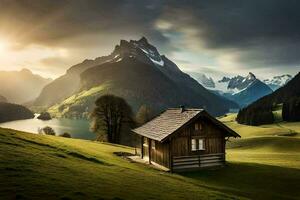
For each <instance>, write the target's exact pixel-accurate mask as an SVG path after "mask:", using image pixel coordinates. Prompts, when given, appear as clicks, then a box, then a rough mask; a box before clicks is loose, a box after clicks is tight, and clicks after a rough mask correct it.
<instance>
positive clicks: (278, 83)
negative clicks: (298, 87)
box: [263, 74, 293, 91]
mask: <svg viewBox="0 0 300 200" xmlns="http://www.w3.org/2000/svg"><path fill="white" fill-rule="evenodd" d="M292 78H293V76H291V75H289V74H284V75H281V76H274V77H273V78H272V79H265V80H264V81H263V82H264V83H265V84H267V85H268V86H269V87H270V88H271V89H272V90H273V91H275V90H277V89H279V88H280V87H282V86H284V85H285V84H287V83H288V82H289V81H290V80H291V79H292Z"/></svg>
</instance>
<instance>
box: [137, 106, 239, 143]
mask: <svg viewBox="0 0 300 200" xmlns="http://www.w3.org/2000/svg"><path fill="white" fill-rule="evenodd" d="M200 115H203V116H206V117H207V118H209V119H210V120H211V121H212V122H213V123H214V124H216V125H217V126H219V127H220V128H222V129H224V130H225V131H226V136H233V137H240V135H239V134H237V133H236V132H234V131H233V130H231V129H230V128H228V127H227V126H225V125H224V124H223V123H221V122H220V121H218V120H217V119H215V118H214V117H211V116H210V115H209V114H208V113H207V112H206V111H205V110H203V109H191V108H189V109H187V108H185V109H182V108H169V109H167V110H166V111H165V112H163V113H161V114H160V115H159V116H157V117H155V118H154V119H152V120H151V121H149V122H147V123H146V124H144V125H143V126H141V127H138V128H136V129H134V130H133V132H135V133H137V134H139V135H142V136H145V137H147V138H150V139H153V140H157V141H160V142H162V141H164V140H165V139H166V138H168V137H169V136H170V135H171V134H173V133H174V132H176V131H177V130H179V129H180V128H182V127H183V126H185V125H187V124H189V122H191V121H192V120H193V119H196V118H197V117H198V116H200Z"/></svg>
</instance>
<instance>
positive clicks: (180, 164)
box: [172, 153, 225, 171]
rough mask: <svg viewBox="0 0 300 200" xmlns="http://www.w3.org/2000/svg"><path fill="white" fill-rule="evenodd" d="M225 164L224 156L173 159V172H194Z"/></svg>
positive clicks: (177, 157) (179, 157) (211, 155)
mask: <svg viewBox="0 0 300 200" xmlns="http://www.w3.org/2000/svg"><path fill="white" fill-rule="evenodd" d="M224 164H225V160H224V154H223V153H217V154H206V155H192V156H175V157H173V167H172V169H173V171H183V170H194V169H199V168H205V167H216V166H222V165H224Z"/></svg>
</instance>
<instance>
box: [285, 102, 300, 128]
mask: <svg viewBox="0 0 300 200" xmlns="http://www.w3.org/2000/svg"><path fill="white" fill-rule="evenodd" d="M282 118H283V120H284V121H290V122H292V121H300V98H296V97H295V98H292V99H291V100H289V101H287V102H285V103H284V104H283V107H282Z"/></svg>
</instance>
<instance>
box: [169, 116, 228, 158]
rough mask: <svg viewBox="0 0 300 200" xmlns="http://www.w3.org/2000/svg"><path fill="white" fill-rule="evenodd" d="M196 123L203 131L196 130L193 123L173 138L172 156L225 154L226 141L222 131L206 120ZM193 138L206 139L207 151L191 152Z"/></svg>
mask: <svg viewBox="0 0 300 200" xmlns="http://www.w3.org/2000/svg"><path fill="white" fill-rule="evenodd" d="M196 123H201V124H202V129H201V130H195V124H194V123H193V124H191V125H190V126H188V127H187V128H185V129H183V130H182V131H181V132H180V133H178V134H177V135H174V136H173V137H172V155H173V156H186V155H203V154H212V153H225V149H224V142H225V140H224V136H223V134H222V130H220V129H219V128H218V127H216V126H215V125H214V124H213V123H212V122H210V121H208V120H206V119H199V120H198V121H196ZM192 138H196V139H204V145H205V150H197V151H191V139H192Z"/></svg>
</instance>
